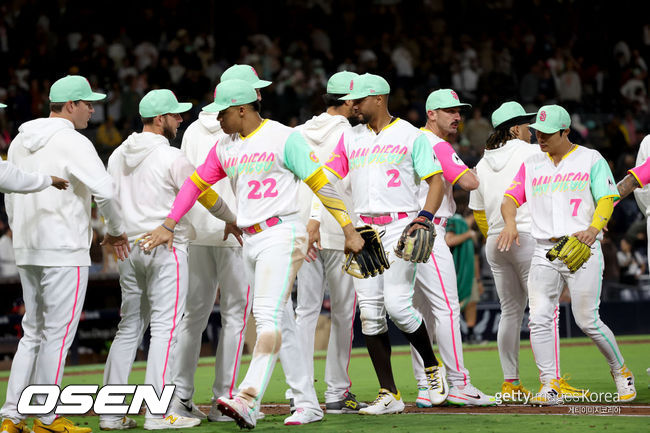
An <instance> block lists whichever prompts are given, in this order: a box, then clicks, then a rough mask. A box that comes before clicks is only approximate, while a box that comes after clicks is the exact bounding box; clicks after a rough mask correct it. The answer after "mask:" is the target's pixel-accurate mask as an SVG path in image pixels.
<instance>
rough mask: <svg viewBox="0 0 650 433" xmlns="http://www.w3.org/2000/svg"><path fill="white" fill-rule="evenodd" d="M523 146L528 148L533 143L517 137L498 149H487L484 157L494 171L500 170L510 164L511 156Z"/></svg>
mask: <svg viewBox="0 0 650 433" xmlns="http://www.w3.org/2000/svg"><path fill="white" fill-rule="evenodd" d="M522 146H524V147H525V148H528V147H529V146H531V144H529V143H526V142H525V141H522V140H517V139H514V140H508V142H507V143H506V144H505V145H503V146H501V147H499V148H498V149H491V150H486V151H485V152H484V153H483V159H485V162H487V163H488V165H489V166H490V168H491V169H492V170H493V171H495V172H499V171H501V170H502V169H503V168H504V167H505V166H506V165H507V164H508V161H510V158H512V157H513V156H514V155H516V154H518V153H519V152H517V150H518V148H521V147H522Z"/></svg>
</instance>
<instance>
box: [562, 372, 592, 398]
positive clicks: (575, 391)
mask: <svg viewBox="0 0 650 433" xmlns="http://www.w3.org/2000/svg"><path fill="white" fill-rule="evenodd" d="M569 380H571V376H570V375H568V374H565V375H564V376H562V377H561V378H560V391H562V397H569V398H571V399H574V400H575V399H578V400H582V399H585V398H587V397H589V394H591V393H590V392H589V390H588V389H580V388H575V387H573V386H571V385H569V382H568V381H569Z"/></svg>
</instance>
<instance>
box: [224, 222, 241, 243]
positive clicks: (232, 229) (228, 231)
mask: <svg viewBox="0 0 650 433" xmlns="http://www.w3.org/2000/svg"><path fill="white" fill-rule="evenodd" d="M243 233H244V232H243V231H242V229H240V228H239V227H237V222H236V221H235V222H231V223H226V228H225V229H224V230H223V240H224V241H225V240H226V239H228V235H233V236H234V237H235V239H237V242H239V245H241V246H243V245H244V240H243V239H242V237H241V236H242V234H243Z"/></svg>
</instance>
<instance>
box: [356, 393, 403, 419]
mask: <svg viewBox="0 0 650 433" xmlns="http://www.w3.org/2000/svg"><path fill="white" fill-rule="evenodd" d="M402 411H404V402H403V401H402V395H401V394H400V392H399V391H397V394H393V393H392V392H390V391H389V390H387V389H384V388H381V389H380V390H379V394H378V395H377V398H376V399H375V401H373V402H372V403H370V404H369V405H368V407H364V408H363V409H359V414H360V415H385V414H389V413H401V412H402Z"/></svg>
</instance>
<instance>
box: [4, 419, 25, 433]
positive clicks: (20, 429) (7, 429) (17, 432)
mask: <svg viewBox="0 0 650 433" xmlns="http://www.w3.org/2000/svg"><path fill="white" fill-rule="evenodd" d="M0 432H2V433H32V430H31V429H30V428H29V427H27V424H25V420H21V421H20V422H19V423H18V424H16V423H14V422H13V421H12V420H10V419H9V418H5V419H4V420H2V426H1V427H0Z"/></svg>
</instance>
